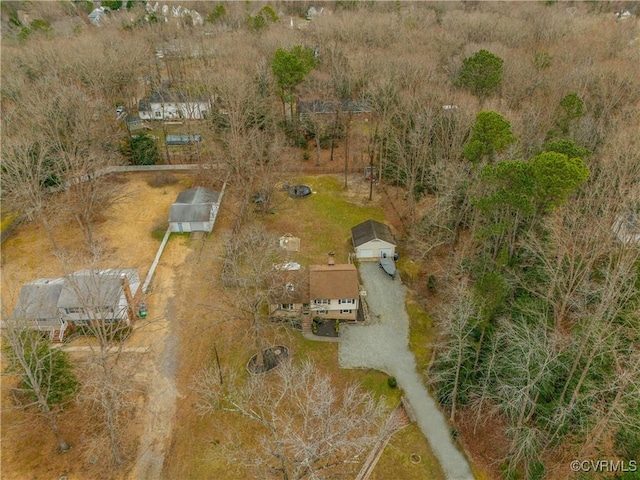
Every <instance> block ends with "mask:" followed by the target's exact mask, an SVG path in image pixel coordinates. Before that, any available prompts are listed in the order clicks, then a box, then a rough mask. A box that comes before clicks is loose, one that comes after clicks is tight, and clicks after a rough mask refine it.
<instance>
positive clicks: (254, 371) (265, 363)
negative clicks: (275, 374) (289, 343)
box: [247, 345, 289, 375]
mask: <svg viewBox="0 0 640 480" xmlns="http://www.w3.org/2000/svg"><path fill="white" fill-rule="evenodd" d="M287 358H289V348H288V347H285V346H284V345H275V346H273V347H269V348H265V349H264V350H262V358H261V359H259V358H258V354H257V353H256V354H255V355H254V356H253V357H251V358H250V359H249V361H248V362H247V372H249V373H250V374H251V375H262V374H263V373H267V372H268V371H270V370H273V369H274V368H276V367H278V366H279V365H280V364H281V363H282V362H283V361H284V360H285V359H287Z"/></svg>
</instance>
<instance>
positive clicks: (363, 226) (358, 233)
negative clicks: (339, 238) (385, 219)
mask: <svg viewBox="0 0 640 480" xmlns="http://www.w3.org/2000/svg"><path fill="white" fill-rule="evenodd" d="M351 239H352V240H353V246H354V247H359V246H360V245H363V244H365V243H367V242H369V241H371V240H375V239H378V240H384V241H385V242H387V243H391V244H392V245H395V241H394V240H393V235H392V234H391V230H390V229H389V227H388V226H387V225H385V224H384V223H380V222H376V221H375V220H367V221H366V222H362V223H360V224H358V225H356V226H355V227H353V228H352V229H351Z"/></svg>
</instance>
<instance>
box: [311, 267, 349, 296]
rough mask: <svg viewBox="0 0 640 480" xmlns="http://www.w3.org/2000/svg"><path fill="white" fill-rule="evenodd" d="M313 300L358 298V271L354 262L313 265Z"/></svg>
mask: <svg viewBox="0 0 640 480" xmlns="http://www.w3.org/2000/svg"><path fill="white" fill-rule="evenodd" d="M309 297H310V298H311V300H316V299H324V300H331V299H336V298H358V271H357V270H356V266H355V265H353V264H339V265H311V266H310V267H309Z"/></svg>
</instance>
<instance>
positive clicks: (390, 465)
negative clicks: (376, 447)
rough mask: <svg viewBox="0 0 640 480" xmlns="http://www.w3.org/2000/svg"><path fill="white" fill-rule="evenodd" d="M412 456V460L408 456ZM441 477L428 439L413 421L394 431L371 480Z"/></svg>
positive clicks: (409, 479) (436, 478) (421, 479)
mask: <svg viewBox="0 0 640 480" xmlns="http://www.w3.org/2000/svg"><path fill="white" fill-rule="evenodd" d="M412 454H416V455H418V456H419V458H416V457H414V458H413V460H414V462H415V463H412V462H411V460H410V456H411V455H412ZM390 478H398V479H402V480H424V479H429V480H444V478H445V476H444V473H443V472H442V469H441V468H440V464H439V463H438V461H437V460H436V458H435V457H434V456H433V453H432V452H431V447H430V446H429V442H427V440H426V439H425V438H424V435H422V432H421V431H420V429H419V428H418V426H417V425H416V424H411V425H409V426H408V427H405V428H403V429H402V430H400V431H399V432H397V433H396V434H395V435H394V436H393V437H391V440H390V441H389V443H388V444H387V447H386V448H385V449H384V452H383V454H382V456H381V457H380V460H379V461H378V464H377V465H376V468H375V469H374V470H373V473H372V474H371V476H370V477H369V479H370V480H388V479H390Z"/></svg>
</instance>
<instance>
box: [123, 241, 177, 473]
mask: <svg viewBox="0 0 640 480" xmlns="http://www.w3.org/2000/svg"><path fill="white" fill-rule="evenodd" d="M188 252H189V248H188V247H187V246H186V245H185V240H184V238H181V237H178V238H173V239H171V240H170V241H169V244H168V245H167V247H166V248H165V252H164V254H163V256H162V259H161V260H160V264H159V265H158V269H157V270H156V277H155V279H154V280H153V282H152V284H151V285H152V289H151V292H149V295H148V297H147V300H148V305H149V312H155V315H156V316H155V317H152V320H151V321H150V322H148V323H146V324H143V325H142V326H141V327H140V328H139V330H136V333H135V336H136V337H138V338H139V339H143V340H146V341H147V342H148V344H149V345H150V348H151V351H150V355H149V356H148V357H147V361H146V362H145V367H146V370H145V380H144V381H145V383H146V384H147V385H148V386H149V391H148V393H147V403H146V406H145V410H144V412H143V419H142V424H143V425H144V431H143V433H142V436H141V438H140V444H139V447H138V455H137V461H136V463H135V465H134V467H133V469H132V471H131V474H130V476H129V478H132V479H149V480H155V479H158V478H161V473H162V467H163V463H164V458H165V452H166V450H167V448H168V443H169V441H170V439H171V432H172V422H173V417H174V414H175V409H176V399H177V397H178V390H177V387H176V379H175V371H176V358H177V336H176V331H175V329H176V325H175V322H174V319H175V318H176V316H175V312H174V309H173V304H174V296H175V292H176V287H177V282H178V278H177V277H178V276H179V275H180V274H178V273H177V272H179V271H181V269H183V268H188V266H187V265H185V264H184V260H185V258H186V256H187V254H188ZM183 274H184V273H183Z"/></svg>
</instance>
